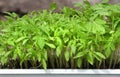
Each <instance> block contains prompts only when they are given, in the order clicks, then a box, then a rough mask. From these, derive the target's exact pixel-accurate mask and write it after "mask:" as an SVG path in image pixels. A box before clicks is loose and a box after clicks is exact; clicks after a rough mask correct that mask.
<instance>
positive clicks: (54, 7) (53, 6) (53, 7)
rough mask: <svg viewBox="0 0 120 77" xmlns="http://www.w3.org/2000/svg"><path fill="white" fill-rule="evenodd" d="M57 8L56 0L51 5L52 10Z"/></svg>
mask: <svg viewBox="0 0 120 77" xmlns="http://www.w3.org/2000/svg"><path fill="white" fill-rule="evenodd" d="M56 8H57V4H56V3H55V2H53V3H52V4H51V5H50V10H52V11H53V10H55V9H56Z"/></svg>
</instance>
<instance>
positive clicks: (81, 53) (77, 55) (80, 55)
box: [74, 51, 86, 59]
mask: <svg viewBox="0 0 120 77" xmlns="http://www.w3.org/2000/svg"><path fill="white" fill-rule="evenodd" d="M85 54H86V51H81V52H78V53H77V54H76V56H75V57H74V58H75V59H76V58H80V57H83V56H84V55H85Z"/></svg>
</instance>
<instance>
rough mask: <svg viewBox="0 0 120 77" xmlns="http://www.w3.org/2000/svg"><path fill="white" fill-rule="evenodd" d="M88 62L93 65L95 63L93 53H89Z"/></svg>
mask: <svg viewBox="0 0 120 77" xmlns="http://www.w3.org/2000/svg"><path fill="white" fill-rule="evenodd" d="M87 61H88V62H89V63H90V64H91V65H93V62H94V57H93V55H92V52H89V53H88V55H87Z"/></svg>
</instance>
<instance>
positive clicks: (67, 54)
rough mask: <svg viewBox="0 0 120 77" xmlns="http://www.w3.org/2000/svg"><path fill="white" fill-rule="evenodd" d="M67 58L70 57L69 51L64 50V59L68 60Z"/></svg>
mask: <svg viewBox="0 0 120 77" xmlns="http://www.w3.org/2000/svg"><path fill="white" fill-rule="evenodd" d="M69 58H70V55H69V52H68V51H66V52H65V60H66V61H69Z"/></svg>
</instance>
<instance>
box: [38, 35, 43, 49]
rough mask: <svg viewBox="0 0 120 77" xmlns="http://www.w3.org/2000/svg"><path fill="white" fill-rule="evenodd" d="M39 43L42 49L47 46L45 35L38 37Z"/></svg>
mask: <svg viewBox="0 0 120 77" xmlns="http://www.w3.org/2000/svg"><path fill="white" fill-rule="evenodd" d="M37 43H38V45H39V47H40V48H41V49H43V48H44V46H45V39H44V38H43V37H39V38H38V39H37Z"/></svg>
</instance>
